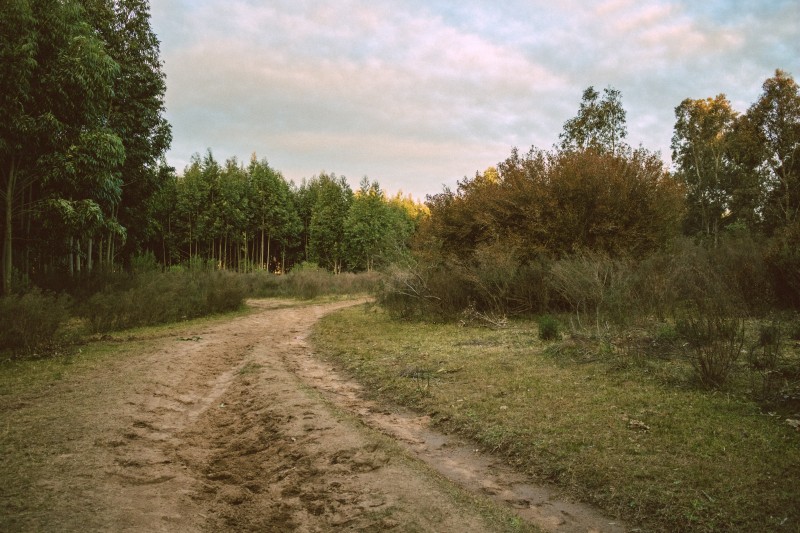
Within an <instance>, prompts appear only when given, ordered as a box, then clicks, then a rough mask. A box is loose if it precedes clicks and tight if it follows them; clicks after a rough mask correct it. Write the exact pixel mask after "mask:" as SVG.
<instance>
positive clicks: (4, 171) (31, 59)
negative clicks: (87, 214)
mask: <svg viewBox="0 0 800 533" xmlns="http://www.w3.org/2000/svg"><path fill="white" fill-rule="evenodd" d="M0 24H2V25H3V28H2V37H0V64H2V65H3V66H2V67H0V68H2V69H3V70H2V82H0V83H2V87H0V89H1V90H2V91H1V92H2V94H3V97H2V100H0V102H1V104H0V105H2V109H0V180H2V193H0V194H2V197H3V215H4V216H3V226H4V227H3V230H4V231H3V261H2V290H3V293H5V294H8V293H9V292H10V290H11V275H12V268H13V264H14V262H13V246H14V245H13V238H14V225H15V215H17V217H18V218H17V221H16V223H17V227H18V228H21V227H22V217H23V216H26V215H27V216H28V217H30V216H31V208H32V204H34V203H36V202H37V201H41V200H42V199H43V198H48V197H52V196H53V194H54V192H55V191H58V190H59V186H60V185H62V184H63V181H64V180H65V179H66V176H68V175H69V174H70V169H69V168H68V167H65V166H64V165H66V164H69V163H70V160H71V159H74V157H73V156H76V154H80V155H81V157H83V158H85V160H86V161H88V160H92V161H93V166H95V167H100V168H105V169H109V170H112V171H113V169H114V167H115V166H116V165H117V164H118V162H119V160H120V153H119V151H118V149H117V148H118V139H116V140H115V139H113V137H114V136H115V135H116V134H115V132H114V131H112V130H110V129H109V128H108V126H107V110H108V106H109V102H110V101H111V98H112V96H113V80H114V78H115V76H116V75H117V74H118V73H119V65H118V64H117V63H116V62H115V61H114V60H113V58H112V57H111V56H109V54H108V53H107V52H106V49H105V47H104V43H103V42H102V40H101V39H100V38H99V37H98V35H97V34H96V32H95V31H94V30H93V29H92V27H91V26H90V25H89V24H87V22H86V18H85V13H84V11H83V9H82V8H81V6H80V5H79V4H77V3H76V2H74V1H62V0H38V1H31V2H25V1H14V2H10V3H9V4H7V5H6V7H5V8H4V13H3V17H2V22H0ZM97 176H98V174H95V177H97ZM54 199H58V198H54ZM69 200H79V198H71V199H69ZM23 207H24V208H25V210H23ZM26 211H27V213H26ZM29 221H30V218H29V219H28V226H29V225H30V224H29Z"/></svg>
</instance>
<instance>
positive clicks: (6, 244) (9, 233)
mask: <svg viewBox="0 0 800 533" xmlns="http://www.w3.org/2000/svg"><path fill="white" fill-rule="evenodd" d="M16 166H17V165H16V159H15V158H14V157H13V156H12V157H11V165H10V167H9V169H8V183H6V216H5V231H4V232H3V294H4V295H9V294H11V269H12V267H13V261H12V256H11V253H12V246H11V244H12V237H13V235H14V232H13V230H12V226H11V222H12V217H11V210H12V208H13V207H14V185H15V182H16V180H17V168H16Z"/></svg>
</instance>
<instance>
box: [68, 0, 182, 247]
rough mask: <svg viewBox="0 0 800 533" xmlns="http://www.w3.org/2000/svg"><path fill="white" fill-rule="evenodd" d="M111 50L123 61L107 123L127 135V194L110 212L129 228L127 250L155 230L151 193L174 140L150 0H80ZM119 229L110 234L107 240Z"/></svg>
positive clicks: (157, 185) (124, 179)
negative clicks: (151, 21) (168, 120)
mask: <svg viewBox="0 0 800 533" xmlns="http://www.w3.org/2000/svg"><path fill="white" fill-rule="evenodd" d="M81 3H82V4H83V5H84V6H85V8H86V13H87V16H88V18H89V19H90V21H91V24H92V26H93V27H94V29H95V31H96V32H97V35H98V36H99V37H100V38H101V39H102V41H103V43H104V46H105V49H106V51H107V52H108V54H109V55H110V56H111V57H112V58H113V59H114V61H116V62H117V64H118V65H119V71H118V72H117V74H116V75H115V77H114V80H113V95H112V97H111V100H110V102H109V105H108V110H107V116H106V124H107V127H108V129H110V130H111V131H113V132H115V133H116V134H117V135H119V137H120V138H121V140H122V143H123V145H124V148H125V161H124V163H123V165H122V167H121V169H120V174H119V180H120V186H121V188H122V192H123V194H121V195H120V199H119V201H118V202H116V203H115V204H114V205H113V208H112V212H111V215H112V216H113V217H114V218H115V219H117V220H118V221H119V223H120V224H121V225H122V226H123V227H125V228H127V232H126V234H127V246H126V248H127V250H129V251H132V250H136V249H137V248H138V247H140V246H141V245H142V243H143V241H144V240H145V239H146V238H147V237H148V236H149V234H150V233H153V232H154V229H153V228H152V227H150V226H151V221H152V218H153V217H152V213H151V209H150V205H151V202H150V200H151V198H152V197H153V195H154V194H155V193H156V191H157V190H158V189H159V188H160V187H161V186H162V185H163V183H164V178H163V172H161V171H160V169H159V166H160V164H159V162H160V160H161V158H162V156H163V155H164V153H165V152H166V150H167V148H168V147H169V144H170V142H171V131H170V126H169V124H168V123H167V121H166V119H165V118H164V111H165V109H164V95H165V92H166V80H165V75H164V72H163V69H162V63H161V60H160V57H159V42H158V39H157V37H156V35H155V33H154V32H153V30H152V28H151V26H150V6H149V2H148V1H147V0H81ZM114 237H115V236H114V234H113V233H109V234H108V239H109V240H108V241H107V245H108V244H110V243H111V242H113V240H114Z"/></svg>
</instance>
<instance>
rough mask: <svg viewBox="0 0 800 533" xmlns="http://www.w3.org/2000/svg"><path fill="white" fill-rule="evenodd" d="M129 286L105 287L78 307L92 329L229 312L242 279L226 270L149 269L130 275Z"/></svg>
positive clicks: (240, 294) (239, 297)
mask: <svg viewBox="0 0 800 533" xmlns="http://www.w3.org/2000/svg"><path fill="white" fill-rule="evenodd" d="M130 285H131V286H130V288H124V289H121V290H120V289H118V288H115V287H113V286H112V287H107V288H106V289H105V290H103V291H102V292H100V293H98V294H95V295H94V296H92V297H91V298H90V299H89V300H88V301H87V302H86V303H85V304H84V305H83V306H82V309H81V313H82V315H83V316H84V317H86V318H87V319H88V320H89V323H90V325H91V328H92V330H93V331H94V332H104V331H112V330H117V329H125V328H131V327H138V326H147V325H154V324H162V323H166V322H174V321H178V320H184V319H189V318H195V317H199V316H204V315H208V314H213V313H220V312H225V311H232V310H235V309H237V308H239V307H240V306H241V305H242V302H243V301H244V297H245V286H244V284H243V283H242V279H241V278H240V277H239V276H237V275H236V274H232V273H229V272H209V271H205V272H202V271H201V272H196V271H195V272H187V271H178V272H168V273H163V274H162V273H154V272H151V273H149V274H142V275H139V276H133V277H132V278H131V282H130Z"/></svg>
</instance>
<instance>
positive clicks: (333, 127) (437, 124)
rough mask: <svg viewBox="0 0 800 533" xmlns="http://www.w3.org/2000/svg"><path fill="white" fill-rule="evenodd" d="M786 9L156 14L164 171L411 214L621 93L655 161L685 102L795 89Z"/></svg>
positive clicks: (301, 6) (330, 7)
mask: <svg viewBox="0 0 800 533" xmlns="http://www.w3.org/2000/svg"><path fill="white" fill-rule="evenodd" d="M798 5H800V4H799V3H797V2H796V1H795V0H791V1H784V2H777V1H776V2H774V3H771V4H770V6H768V7H764V6H761V7H759V6H753V5H751V4H750V3H748V2H742V3H741V4H740V5H737V6H736V9H733V10H731V9H729V8H728V7H727V6H728V2H725V1H722V0H720V1H718V2H713V1H711V2H704V3H702V4H697V3H688V2H687V3H683V2H679V1H677V0H672V1H668V0H658V1H633V0H610V1H607V2H604V3H602V4H600V5H598V6H597V7H594V8H590V7H587V5H586V3H584V2H580V1H578V0H568V1H562V2H558V3H555V2H550V1H545V0H538V1H534V2H531V1H527V0H526V1H523V0H512V1H510V2H504V3H502V4H497V3H494V2H487V1H479V0H465V1H463V2H458V3H452V2H445V1H441V2H439V1H431V0H427V1H425V2H423V1H422V0H408V1H407V2H404V3H402V4H398V3H396V2H389V1H388V0H373V1H370V2H365V1H362V0H347V1H342V2H335V3H333V2H327V3H320V2H311V1H298V0H294V1H292V0H275V1H271V2H268V3H263V2H257V1H255V0H252V1H248V0H235V1H227V2H221V1H219V0H204V1H201V2H188V1H186V2H185V3H181V2H175V1H166V0H164V1H159V0H155V1H154V2H153V4H152V10H153V23H154V27H155V29H156V31H157V33H158V35H159V37H160V38H161V40H162V57H163V59H164V61H165V69H166V72H167V76H168V79H167V83H168V94H167V107H168V118H169V119H170V120H171V122H172V123H173V128H174V137H175V141H174V143H173V148H172V150H171V151H170V154H169V157H170V160H171V161H173V162H174V163H175V164H176V165H178V166H179V167H181V166H182V165H183V164H185V161H187V160H188V158H189V155H190V154H191V153H192V152H202V151H204V150H205V149H206V148H207V147H211V148H212V149H213V150H214V152H215V154H216V155H217V156H218V157H220V158H224V157H227V156H230V155H237V156H238V157H239V158H242V159H245V158H247V157H249V155H250V153H251V152H253V151H257V152H258V153H259V155H260V156H266V157H267V158H268V159H269V160H270V161H271V162H272V163H273V165H274V166H276V167H277V168H278V169H279V170H283V171H284V173H285V174H286V175H287V177H290V178H294V179H298V180H299V179H300V178H302V177H304V176H307V177H308V176H310V175H311V174H315V173H317V172H319V171H320V170H322V169H323V168H325V169H327V170H328V171H334V172H337V173H341V174H346V175H348V176H352V177H353V178H354V179H356V180H357V179H358V178H360V177H361V175H363V174H368V175H369V176H370V177H371V178H373V179H378V180H380V181H381V183H382V184H383V185H384V188H386V189H389V190H392V189H398V188H403V189H405V190H407V191H411V192H414V193H415V194H417V195H418V196H420V195H422V194H423V193H425V192H436V191H437V190H438V186H439V184H440V183H441V182H442V181H448V180H451V181H452V180H454V179H457V178H459V177H462V176H463V175H465V174H467V175H471V174H473V173H474V172H475V171H476V170H483V169H484V168H485V167H487V166H489V165H492V164H495V163H496V162H497V161H499V160H501V159H503V158H505V157H506V156H507V155H508V153H509V149H510V148H511V146H513V145H517V146H520V147H522V148H527V146H529V145H530V144H537V145H539V146H543V147H548V146H550V144H551V143H553V142H555V141H556V140H557V136H558V133H559V131H560V129H561V126H562V124H563V122H564V121H565V120H566V119H568V118H569V117H570V116H572V115H573V114H574V113H575V110H576V109H577V105H578V102H579V99H580V95H581V92H582V90H583V89H584V88H585V87H586V86H588V85H595V86H597V87H606V86H608V85H612V86H614V87H616V88H618V89H620V90H622V92H623V103H624V104H625V106H626V109H627V110H628V120H629V130H630V135H629V137H630V141H631V142H632V143H633V144H638V143H639V142H643V143H644V144H645V145H646V146H648V147H651V148H654V149H661V150H662V151H663V152H664V153H665V155H667V153H666V152H667V150H666V149H667V148H668V143H669V138H670V135H671V129H672V122H673V117H672V112H673V111H672V110H673V108H674V107H675V106H676V105H677V104H678V103H679V102H680V101H681V100H682V99H683V98H685V97H695V98H698V97H705V96H712V95H715V94H717V93H719V92H726V93H729V96H730V97H731V100H732V102H733V103H734V105H737V103H738V102H743V105H746V104H747V103H748V102H751V101H753V100H754V99H755V98H756V97H757V96H758V92H759V90H758V88H759V86H760V84H761V82H763V80H764V79H765V78H766V77H768V76H769V75H771V73H772V72H773V71H774V69H775V68H776V67H781V68H784V69H787V70H789V71H790V72H793V73H794V74H795V75H800V63H798V61H799V60H798V55H797V53H796V49H795V47H796V44H795V43H796V42H797V38H798V33H799V32H798V28H797V25H796V22H795V21H796V20H798V18H800V13H799V12H798ZM309 169H311V170H309ZM384 180H386V181H384ZM431 187H433V188H431Z"/></svg>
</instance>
